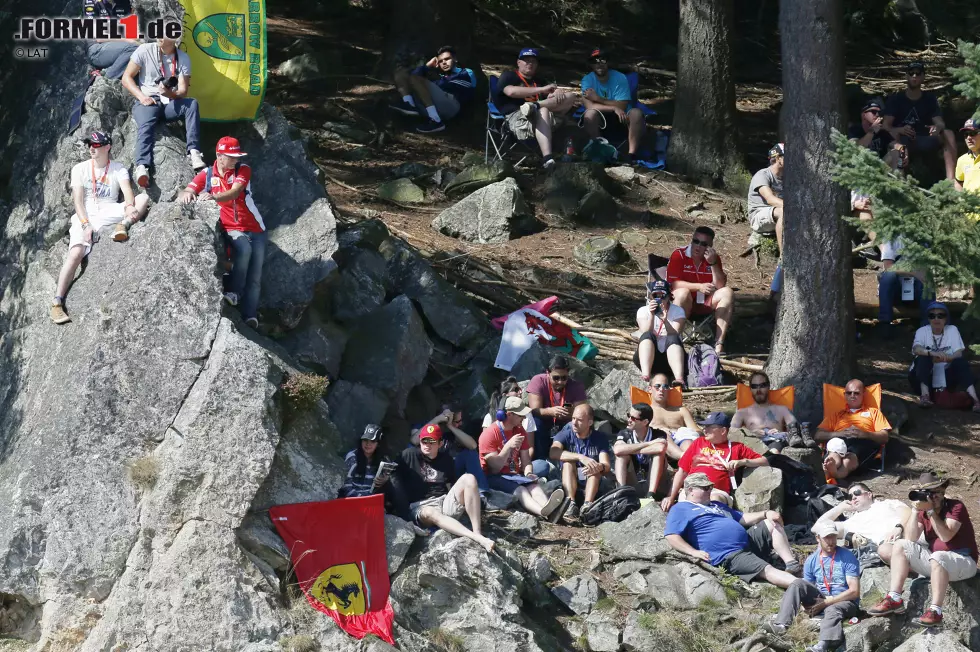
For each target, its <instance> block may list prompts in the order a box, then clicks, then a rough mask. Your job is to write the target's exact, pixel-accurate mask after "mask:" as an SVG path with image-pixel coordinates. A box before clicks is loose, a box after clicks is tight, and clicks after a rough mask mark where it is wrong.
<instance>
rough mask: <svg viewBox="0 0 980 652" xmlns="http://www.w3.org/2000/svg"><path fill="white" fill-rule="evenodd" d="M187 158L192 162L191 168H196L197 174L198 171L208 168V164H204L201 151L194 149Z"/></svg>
mask: <svg viewBox="0 0 980 652" xmlns="http://www.w3.org/2000/svg"><path fill="white" fill-rule="evenodd" d="M187 158H189V159H190V160H191V167H192V168H194V171H195V172H197V171H198V170H203V169H204V168H206V167H207V166H208V164H207V163H205V162H204V157H203V156H201V152H200V151H199V150H196V149H192V150H191V151H190V153H189V154H188V155H187Z"/></svg>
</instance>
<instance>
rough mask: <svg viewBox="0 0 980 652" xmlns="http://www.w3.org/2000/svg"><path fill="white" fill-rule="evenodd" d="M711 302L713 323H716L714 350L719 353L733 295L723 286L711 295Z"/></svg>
mask: <svg viewBox="0 0 980 652" xmlns="http://www.w3.org/2000/svg"><path fill="white" fill-rule="evenodd" d="M711 304H712V305H713V306H714V307H715V324H716V325H717V331H716V335H715V350H716V351H718V352H719V353H721V351H722V347H723V345H724V343H725V335H727V334H728V324H729V323H730V322H731V320H732V310H733V308H734V304H735V295H734V293H733V292H732V289H731V288H730V287H723V288H718V289H717V290H715V292H714V294H712V295H711Z"/></svg>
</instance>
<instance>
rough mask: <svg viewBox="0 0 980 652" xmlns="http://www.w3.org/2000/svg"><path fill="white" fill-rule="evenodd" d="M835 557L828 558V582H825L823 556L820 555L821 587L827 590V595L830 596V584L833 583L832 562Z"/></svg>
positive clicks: (825, 571) (825, 572) (825, 574)
mask: <svg viewBox="0 0 980 652" xmlns="http://www.w3.org/2000/svg"><path fill="white" fill-rule="evenodd" d="M835 560H836V556H835V557H831V558H830V582H828V581H827V569H826V568H824V565H823V555H820V572H821V573H823V587H824V588H825V589H827V595H830V583H831V582H833V581H834V561H835Z"/></svg>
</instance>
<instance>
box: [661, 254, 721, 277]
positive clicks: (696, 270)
mask: <svg viewBox="0 0 980 652" xmlns="http://www.w3.org/2000/svg"><path fill="white" fill-rule="evenodd" d="M715 264H716V265H717V266H718V271H723V270H722V266H721V256H718V262H717V263H715ZM713 278H714V277H713V276H712V274H711V266H710V265H709V264H708V261H706V260H705V259H704V258H703V257H702V258H701V264H700V265H695V264H694V261H693V260H692V259H691V245H687V246H686V247H680V248H678V249H675V250H674V253H672V254H671V255H670V261H669V262H668V263H667V282H668V283H670V284H671V285H673V284H674V281H687V282H688V283H711V281H712V279H713Z"/></svg>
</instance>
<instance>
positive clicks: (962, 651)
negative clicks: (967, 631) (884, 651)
mask: <svg viewBox="0 0 980 652" xmlns="http://www.w3.org/2000/svg"><path fill="white" fill-rule="evenodd" d="M976 649H977V648H975V647H967V646H965V645H963V643H962V642H961V641H960V637H959V636H957V634H956V632H954V631H950V630H949V629H944V630H943V631H932V630H926V631H920V632H919V633H917V634H915V635H914V636H912V637H911V638H908V639H906V641H905V642H904V643H902V644H901V645H899V646H898V647H896V648H895V652H969V651H970V650H976Z"/></svg>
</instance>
